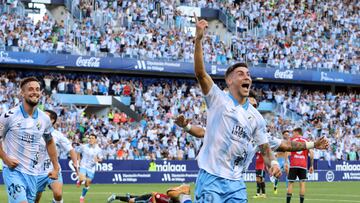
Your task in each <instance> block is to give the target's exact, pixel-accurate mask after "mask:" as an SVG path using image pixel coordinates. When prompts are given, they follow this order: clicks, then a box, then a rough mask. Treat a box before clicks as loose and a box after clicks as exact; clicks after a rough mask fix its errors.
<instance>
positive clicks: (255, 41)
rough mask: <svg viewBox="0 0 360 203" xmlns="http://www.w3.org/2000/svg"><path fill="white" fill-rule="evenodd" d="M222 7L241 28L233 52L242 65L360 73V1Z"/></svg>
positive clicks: (223, 3)
mask: <svg viewBox="0 0 360 203" xmlns="http://www.w3.org/2000/svg"><path fill="white" fill-rule="evenodd" d="M217 2H218V3H219V4H220V6H217V7H219V8H222V9H223V10H224V12H226V13H227V15H229V16H232V20H233V21H235V22H236V25H237V31H238V36H235V35H234V37H233V39H232V47H231V50H232V52H233V54H234V56H235V58H236V60H245V59H246V60H247V61H248V62H251V63H253V64H255V65H256V64H259V63H266V64H267V65H268V66H270V67H280V68H288V67H291V68H306V69H312V68H314V69H318V70H336V71H339V72H345V73H358V72H359V68H360V66H359V60H360V59H359V57H358V56H359V55H360V40H359V38H360V29H359V26H360V14H359V12H358V11H359V9H360V2H359V1H355V0H347V1H336V0H331V1H303V3H295V2H294V1H258V0H252V1H242V2H241V3H239V4H234V3H229V1H217ZM298 2H300V1H298ZM250 31H253V32H250ZM254 33H256V34H255V36H257V37H253V36H254Z"/></svg>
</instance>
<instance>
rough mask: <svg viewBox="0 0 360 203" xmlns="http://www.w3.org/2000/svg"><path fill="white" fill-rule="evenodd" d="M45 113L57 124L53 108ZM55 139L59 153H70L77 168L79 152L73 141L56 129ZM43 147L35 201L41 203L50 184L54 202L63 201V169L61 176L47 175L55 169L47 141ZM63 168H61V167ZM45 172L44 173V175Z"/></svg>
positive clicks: (59, 202) (60, 202)
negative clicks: (48, 151) (52, 176)
mask: <svg viewBox="0 0 360 203" xmlns="http://www.w3.org/2000/svg"><path fill="white" fill-rule="evenodd" d="M45 113H46V114H47V115H48V116H49V117H50V120H51V123H52V124H53V125H55V123H56V120H57V114H56V113H55V112H54V111H52V110H45ZM51 134H52V136H53V139H54V141H55V144H56V147H57V152H58V155H59V154H60V152H62V151H64V152H66V153H69V154H70V157H71V160H72V162H73V164H74V166H75V169H77V166H78V165H77V154H76V152H75V150H74V149H73V147H72V145H71V142H70V141H69V140H68V139H67V138H66V137H65V136H64V135H63V134H62V133H61V132H59V131H58V130H54V131H53V132H52V133H51ZM42 144H43V145H42V147H41V149H40V157H39V160H40V161H39V171H40V172H39V177H38V183H37V195H36V201H35V203H39V202H40V199H41V195H42V192H44V191H45V188H46V186H49V187H50V188H51V190H52V192H53V197H54V199H53V203H63V198H62V186H63V180H62V175H61V171H60V173H59V178H58V179H57V180H53V179H51V178H49V177H48V176H47V174H48V173H49V172H50V171H51V170H52V169H53V166H52V164H51V162H50V158H49V156H48V155H47V153H46V147H45V142H42ZM59 167H60V166H59ZM60 170H61V168H60ZM42 174H43V175H42Z"/></svg>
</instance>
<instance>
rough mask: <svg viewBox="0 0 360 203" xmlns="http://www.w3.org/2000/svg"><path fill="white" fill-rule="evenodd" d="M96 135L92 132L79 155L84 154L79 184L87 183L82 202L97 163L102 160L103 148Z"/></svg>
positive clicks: (80, 149) (82, 194) (81, 197)
mask: <svg viewBox="0 0 360 203" xmlns="http://www.w3.org/2000/svg"><path fill="white" fill-rule="evenodd" d="M96 138H97V137H96V135H95V134H90V136H89V144H84V145H82V146H81V147H80V148H79V151H78V153H79V155H78V157H80V155H81V156H82V158H81V161H80V172H79V180H78V182H77V184H76V185H77V186H78V187H80V185H81V184H84V183H85V187H84V188H83V190H82V193H81V196H80V203H82V202H84V200H85V196H86V193H87V192H88V190H89V188H90V184H91V181H92V180H93V179H94V176H95V169H96V163H98V162H101V161H102V154H101V149H100V147H99V146H98V145H97V143H96Z"/></svg>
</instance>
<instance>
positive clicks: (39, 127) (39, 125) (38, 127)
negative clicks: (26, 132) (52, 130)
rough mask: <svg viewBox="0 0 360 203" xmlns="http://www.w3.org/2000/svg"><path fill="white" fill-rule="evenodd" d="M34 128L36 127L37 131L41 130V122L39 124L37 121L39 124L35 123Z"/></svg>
mask: <svg viewBox="0 0 360 203" xmlns="http://www.w3.org/2000/svg"><path fill="white" fill-rule="evenodd" d="M36 127H37V129H38V130H40V129H41V122H40V121H39V122H37V124H36Z"/></svg>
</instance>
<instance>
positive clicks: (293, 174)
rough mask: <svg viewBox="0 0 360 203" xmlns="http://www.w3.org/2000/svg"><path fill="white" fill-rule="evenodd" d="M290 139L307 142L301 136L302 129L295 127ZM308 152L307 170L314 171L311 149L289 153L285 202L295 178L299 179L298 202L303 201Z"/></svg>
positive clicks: (290, 193)
mask: <svg viewBox="0 0 360 203" xmlns="http://www.w3.org/2000/svg"><path fill="white" fill-rule="evenodd" d="M291 140H292V141H296V142H302V143H308V142H307V140H306V139H305V138H303V137H302V129H301V128H295V129H294V130H293V137H292V138H291ZM308 154H310V169H309V172H310V173H313V171H314V152H313V150H303V151H298V152H291V155H290V170H289V176H288V179H289V186H288V191H287V196H286V203H290V201H291V196H292V192H293V184H294V181H295V180H296V178H299V181H300V203H303V202H304V195H305V180H306V179H307V161H308Z"/></svg>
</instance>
